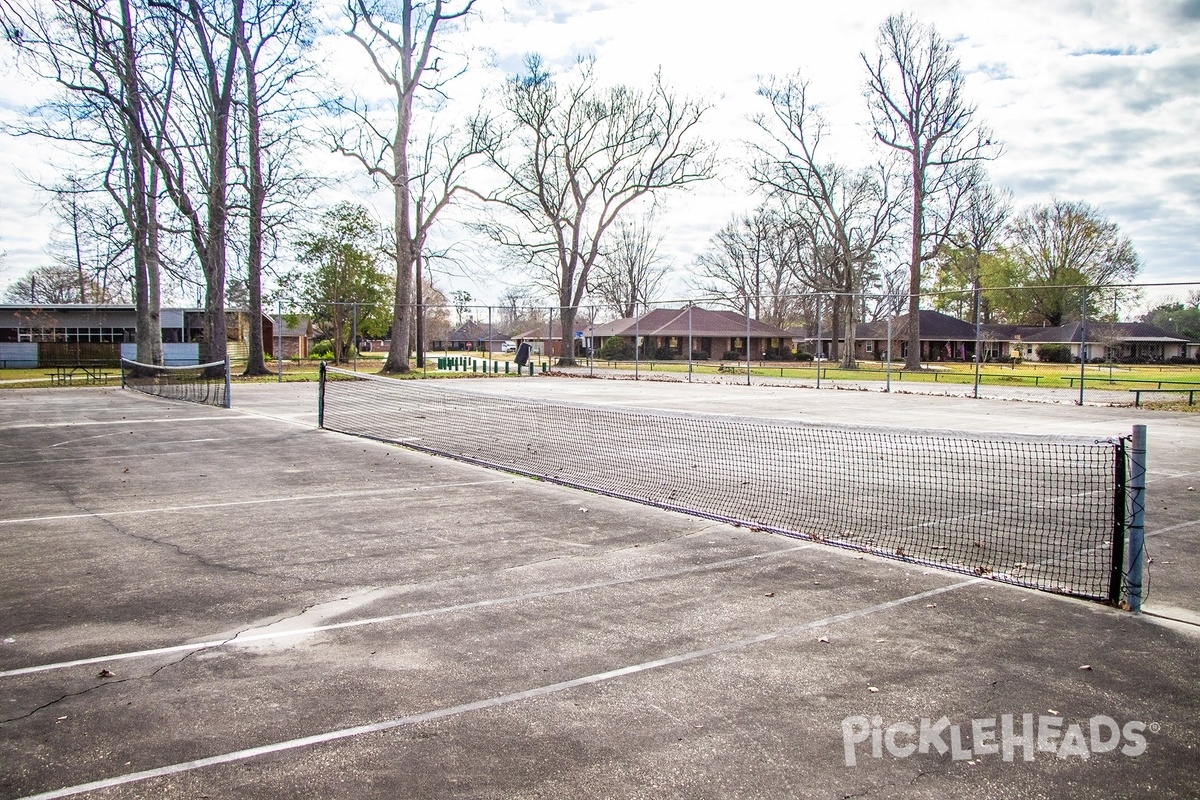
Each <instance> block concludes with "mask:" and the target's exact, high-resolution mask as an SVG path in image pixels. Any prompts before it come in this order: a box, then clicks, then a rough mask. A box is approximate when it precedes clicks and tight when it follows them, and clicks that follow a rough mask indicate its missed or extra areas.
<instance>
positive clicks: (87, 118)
mask: <svg viewBox="0 0 1200 800" xmlns="http://www.w3.org/2000/svg"><path fill="white" fill-rule="evenodd" d="M151 16H152V15H151V14H150V12H149V11H148V10H147V9H146V8H144V7H140V6H134V5H133V3H132V2H131V1H130V0H118V2H117V3H116V9H115V11H114V9H113V7H112V4H108V3H104V2H85V1H84V0H79V1H78V2H71V3H58V4H55V5H54V6H52V7H51V8H50V9H46V8H45V7H43V6H40V5H38V4H37V3H34V2H21V1H20V0H0V20H2V22H3V27H4V31H5V37H6V38H7V39H8V40H9V41H10V42H12V43H13V44H14V45H16V46H17V47H18V49H19V51H20V52H21V53H22V54H24V55H25V56H27V57H28V59H29V64H30V65H32V66H33V68H34V69H35V70H36V71H37V72H38V74H40V75H41V76H43V77H45V78H47V79H49V80H51V81H54V82H55V83H56V84H57V85H58V86H59V87H60V88H61V90H62V95H61V96H60V97H59V98H57V99H56V100H54V101H52V102H51V103H49V104H47V105H46V106H45V107H43V111H45V112H47V113H46V114H45V116H44V119H45V123H44V124H41V125H31V126H28V127H26V128H25V129H24V130H23V131H22V132H24V133H29V134H33V135H37V136H41V137H44V138H47V139H50V140H53V141H56V142H60V143H65V144H68V145H70V146H73V147H75V148H76V150H77V152H80V154H81V155H82V156H83V157H84V158H91V159H94V160H95V161H96V162H98V163H100V164H102V165H104V166H103V167H102V168H101V169H100V170H99V171H98V173H97V175H98V177H96V179H95V183H97V184H98V186H99V187H102V188H103V189H104V190H105V191H107V193H108V194H109V195H110V197H111V198H112V200H113V202H114V203H115V204H116V205H117V207H118V208H119V209H120V212H121V215H122V216H123V218H124V222H125V226H126V228H127V229H128V240H129V241H130V242H131V250H132V256H133V258H132V263H133V273H134V280H133V284H134V293H133V294H134V302H135V305H136V309H137V352H138V359H139V360H141V361H145V362H148V363H161V360H162V339H161V326H160V322H159V311H158V309H159V283H158V281H159V264H158V251H157V231H158V219H157V207H156V199H157V198H156V191H157V190H156V184H155V178H156V168H155V165H154V163H153V159H152V158H151V157H150V156H149V155H148V153H147V147H146V145H147V142H148V141H150V140H151V134H150V132H149V131H148V128H147V125H146V118H145V115H144V114H143V110H144V102H143V101H144V99H145V97H146V95H147V94H148V93H149V94H159V95H161V96H164V97H169V96H170V94H171V92H170V90H169V85H170V82H171V81H170V77H169V70H164V69H159V70H157V71H156V70H144V69H143V67H142V65H143V62H144V61H145V60H147V59H150V60H153V58H154V56H153V54H152V53H151V52H149V50H150V48H149V47H148V46H147V44H146V41H145V39H146V38H147V33H146V32H147V30H148V29H149V28H150V27H151V24H150V22H149V20H150V18H151ZM167 50H170V48H169V47H168V48H167ZM165 63H167V64H170V63H172V62H171V61H170V60H168V61H167V62H165ZM160 66H162V64H160ZM164 102H166V101H164ZM157 130H161V129H157Z"/></svg>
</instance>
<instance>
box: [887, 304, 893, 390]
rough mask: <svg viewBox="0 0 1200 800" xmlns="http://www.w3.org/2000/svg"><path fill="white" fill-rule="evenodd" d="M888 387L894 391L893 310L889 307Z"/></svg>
mask: <svg viewBox="0 0 1200 800" xmlns="http://www.w3.org/2000/svg"><path fill="white" fill-rule="evenodd" d="M887 337H888V340H887V389H886V391H888V392H891V391H892V311H891V309H888V318H887Z"/></svg>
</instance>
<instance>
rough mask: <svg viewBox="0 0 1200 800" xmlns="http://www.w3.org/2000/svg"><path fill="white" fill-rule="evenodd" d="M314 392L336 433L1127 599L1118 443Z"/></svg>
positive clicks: (458, 396) (379, 384) (366, 387)
mask: <svg viewBox="0 0 1200 800" xmlns="http://www.w3.org/2000/svg"><path fill="white" fill-rule="evenodd" d="M320 397H321V399H320V412H319V415H320V424H321V426H322V427H324V428H326V429H329V430H332V431H339V432H342V433H348V434H354V435H357V436H364V437H368V438H372V439H377V440H381V441H385V442H393V443H396V444H399V445H403V446H405V447H409V448H413V449H416V450H421V451H425V452H429V453H435V454H438V455H442V456H449V457H451V458H455V459H459V460H462V461H467V462H471V463H474V464H480V465H484V466H488V467H493V468H496V469H501V470H506V471H509V472H513V473H518V474H521V475H528V476H532V477H535V478H540V479H544V480H548V481H553V482H556V483H559V484H563V485H566V486H571V487H575V488H579V489H585V490H588V491H593V492H599V493H601V494H605V495H610V496H612V497H618V498H623V499H626V500H632V501H636V502H639V503H645V504H649V505H653V506H657V507H660V508H666V509H672V510H675V511H682V512H685V513H688V514H693V515H697V516H701V517H706V518H709V519H714V520H720V521H723V522H729V523H733V524H736V525H741V526H746V527H751V528H757V529H763V530H769V531H774V532H777V533H782V534H785V535H788V536H794V537H801V538H807V539H813V540H817V541H823V542H827V543H829V544H833V545H838V546H841V547H847V548H851V549H854V550H859V551H865V552H870V553H874V554H878V555H883V556H888V557H892V558H899V559H902V560H904V561H909V562H915V563H924V564H930V565H935V566H938V567H942V568H948V569H951V570H956V571H959V572H964V573H968V574H972V575H978V576H983V577H987V578H990V579H994V580H997V581H1003V582H1006V583H1013V584H1018V585H1022V586H1029V587H1034V588H1037V589H1042V590H1046V591H1050V592H1056V593H1061V594H1067V595H1073V596H1078V597H1084V598H1089V599H1095V600H1102V601H1108V602H1116V600H1117V599H1118V596H1119V592H1120V583H1121V575H1122V568H1121V560H1122V553H1123V550H1124V547H1123V539H1124V523H1125V513H1124V505H1125V494H1124V476H1125V469H1124V465H1125V461H1124V459H1125V454H1124V439H1121V438H1114V439H1104V440H1095V439H1084V438H1073V437H1071V438H1069V437H1053V438H1043V437H1036V438H1035V437H1028V436H1004V435H1000V434H987V435H986V437H984V436H974V435H966V434H961V433H952V432H931V431H918V430H899V429H884V428H861V427H838V426H821V427H817V426H813V425H809V424H804V423H799V422H790V421H782V420H760V419H748V418H742V417H730V416H718V415H702V414H687V413H678V412H660V411H651V410H645V409H631V408H613V407H599V406H592V405H584V404H572V403H564V402H557V401H555V402H548V401H544V400H531V399H518V398H511V397H500V396H496V395H489V394H486V393H483V392H473V391H470V390H463V389H459V388H454V387H451V386H447V385H446V382H443V381H415V380H413V381H398V380H393V379H388V378H380V377H378V376H373V375H362V374H359V373H354V372H350V371H346V370H342V369H337V368H333V367H328V368H326V369H324V370H323V372H322V382H321V388H320ZM1114 542H1116V543H1117V546H1116V547H1115V548H1114ZM1114 551H1115V552H1114Z"/></svg>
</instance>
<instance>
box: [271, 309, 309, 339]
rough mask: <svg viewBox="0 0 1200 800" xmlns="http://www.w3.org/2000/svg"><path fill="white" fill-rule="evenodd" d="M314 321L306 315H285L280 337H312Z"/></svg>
mask: <svg viewBox="0 0 1200 800" xmlns="http://www.w3.org/2000/svg"><path fill="white" fill-rule="evenodd" d="M312 332H313V331H312V319H311V318H309V317H308V315H306V314H284V315H283V325H282V328H281V330H280V331H279V335H280V336H287V337H289V338H291V337H301V336H311V335H312Z"/></svg>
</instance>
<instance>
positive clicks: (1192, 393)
mask: <svg viewBox="0 0 1200 800" xmlns="http://www.w3.org/2000/svg"><path fill="white" fill-rule="evenodd" d="M1129 391H1131V392H1133V407H1134V408H1141V407H1142V393H1143V392H1145V393H1147V394H1186V395H1187V396H1188V405H1189V406H1193V405H1195V404H1196V392H1200V389H1162V388H1158V389H1130V390H1129Z"/></svg>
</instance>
